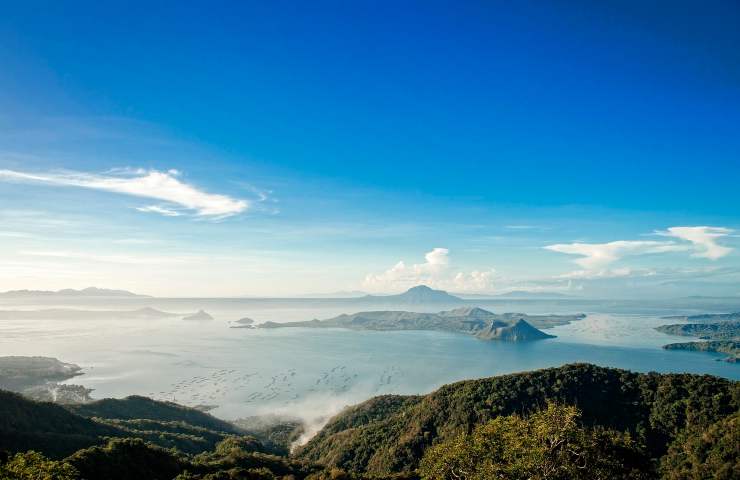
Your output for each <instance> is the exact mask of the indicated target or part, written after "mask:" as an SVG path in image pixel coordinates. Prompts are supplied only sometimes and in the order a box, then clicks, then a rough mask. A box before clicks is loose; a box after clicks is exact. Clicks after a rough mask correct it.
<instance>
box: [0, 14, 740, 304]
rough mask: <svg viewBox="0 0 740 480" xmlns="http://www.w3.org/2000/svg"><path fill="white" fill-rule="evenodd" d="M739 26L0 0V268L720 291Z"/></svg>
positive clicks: (245, 285) (739, 113) (723, 19)
mask: <svg viewBox="0 0 740 480" xmlns="http://www.w3.org/2000/svg"><path fill="white" fill-rule="evenodd" d="M154 3H156V5H153V4H154ZM738 24H740V6H738V4H737V2H734V1H726V2H723V1H710V2H694V1H680V0H679V1H670V2H667V1H654V2H641V1H628V0H627V1H619V2H609V1H606V2H586V1H582V2H581V1H572V2H559V1H547V0H541V1H537V2H529V1H522V2H497V1H485V2H483V1H481V2H477V1H463V2H411V1H408V2H407V1H402V2H382V1H381V2H377V1H373V2H369V1H368V2H365V1H356V2H323V1H317V2H281V1H275V2H247V1H244V2H85V1H79V2H72V3H69V2H37V1H32V0H31V1H27V2H10V3H9V4H7V5H4V6H3V15H2V16H0V265H2V268H1V269H0V290H11V289H51V290H55V289H61V288H84V287H87V286H91V285H95V286H98V287H105V288H125V289H129V290H132V291H135V292H140V293H147V294H152V295H161V296H242V295H248V296H293V295H301V294H310V293H324V292H338V291H355V290H358V291H364V292H370V293H395V292H399V291H402V290H404V289H406V288H408V287H410V286H413V285H416V284H426V285H430V286H432V287H435V288H442V289H445V290H449V291H452V292H460V293H503V292H507V291H511V290H529V291H545V292H551V291H552V292H560V293H565V294H572V295H582V296H589V297H624V298H632V297H644V296H650V297H653V296H660V297H674V296H686V295H713V296H724V295H740V253H738V249H739V247H740V208H738V206H739V205H740V201H738V199H737V185H738V181H739V180H740V132H739V131H738V126H739V125H740V53H739V52H740V29H738V28H737V25H738Z"/></svg>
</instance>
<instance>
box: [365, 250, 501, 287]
mask: <svg viewBox="0 0 740 480" xmlns="http://www.w3.org/2000/svg"><path fill="white" fill-rule="evenodd" d="M449 253H450V252H449V250H448V249H446V248H440V247H437V248H434V249H432V250H431V251H429V252H427V253H426V254H425V255H424V259H425V260H426V261H425V262H424V263H416V264H412V265H407V264H406V263H404V261H403V260H401V261H399V262H398V263H396V264H395V265H394V266H392V267H391V268H389V269H388V270H386V271H385V272H382V273H379V274H368V275H367V276H366V277H365V281H364V282H363V288H365V289H367V290H371V291H376V292H377V291H380V292H391V291H398V290H403V289H406V288H409V287H413V286H415V285H427V286H429V287H432V288H439V289H444V290H454V291H458V292H490V291H491V290H492V289H493V279H494V274H495V271H494V270H493V269H490V270H482V271H479V270H473V271H471V272H462V271H459V270H456V269H454V268H452V267H451V266H450V258H449Z"/></svg>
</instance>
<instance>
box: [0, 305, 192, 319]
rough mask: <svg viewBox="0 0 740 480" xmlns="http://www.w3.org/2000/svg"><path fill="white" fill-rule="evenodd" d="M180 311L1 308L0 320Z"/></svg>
mask: <svg viewBox="0 0 740 480" xmlns="http://www.w3.org/2000/svg"><path fill="white" fill-rule="evenodd" d="M179 316H181V315H180V314H179V313H169V312H162V311H160V310H157V309H155V308H151V307H144V308H138V309H136V310H76V309H71V308H46V309H42V310H0V320H48V319H55V320H70V319H75V320H81V319H108V318H116V319H132V320H136V319H157V318H168V317H179Z"/></svg>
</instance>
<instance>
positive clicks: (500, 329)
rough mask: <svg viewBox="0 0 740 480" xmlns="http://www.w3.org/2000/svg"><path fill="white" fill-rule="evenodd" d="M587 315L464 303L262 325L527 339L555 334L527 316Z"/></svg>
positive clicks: (553, 321)
mask: <svg viewBox="0 0 740 480" xmlns="http://www.w3.org/2000/svg"><path fill="white" fill-rule="evenodd" d="M582 318H583V315H541V316H537V315H535V316H529V315H524V314H512V313H505V314H502V315H499V314H495V313H492V312H489V311H487V310H483V309H482V308H476V307H463V308H456V309H454V310H448V311H444V312H439V313H416V312H404V311H376V312H359V313H354V314H351V315H347V314H344V315H339V316H338V317H334V318H330V319H327V320H311V321H307V322H286V323H276V322H266V323H263V324H261V325H259V326H258V328H289V327H304V328H348V329H352V330H381V331H397V330H436V331H444V332H455V333H465V334H468V335H473V336H475V337H477V338H480V339H481V340H501V341H505V342H526V341H531V340H540V339H545V338H552V337H553V336H552V335H548V334H546V333H544V332H542V331H540V330H538V329H537V328H535V327H533V326H532V325H531V324H530V323H529V322H528V321H527V320H530V321H532V322H533V323H535V322H536V323H540V324H542V325H543V326H545V327H550V326H553V325H563V324H566V323H569V322H571V321H575V320H580V319H582Z"/></svg>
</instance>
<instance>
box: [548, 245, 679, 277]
mask: <svg viewBox="0 0 740 480" xmlns="http://www.w3.org/2000/svg"><path fill="white" fill-rule="evenodd" d="M544 248H545V249H546V250H551V251H553V252H559V253H565V254H568V255H579V256H581V257H583V258H579V259H577V260H576V261H575V262H576V263H577V264H578V265H580V266H581V267H583V268H585V269H586V270H598V269H603V268H605V267H607V266H608V265H610V264H612V263H614V262H616V261H617V260H619V259H621V258H623V257H626V256H629V255H644V254H648V253H665V252H676V251H682V250H687V248H686V247H685V246H683V245H678V244H676V243H674V242H656V241H647V240H646V241H630V240H618V241H615V242H609V243H565V244H563V243H561V244H556V245H547V246H546V247H544Z"/></svg>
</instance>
